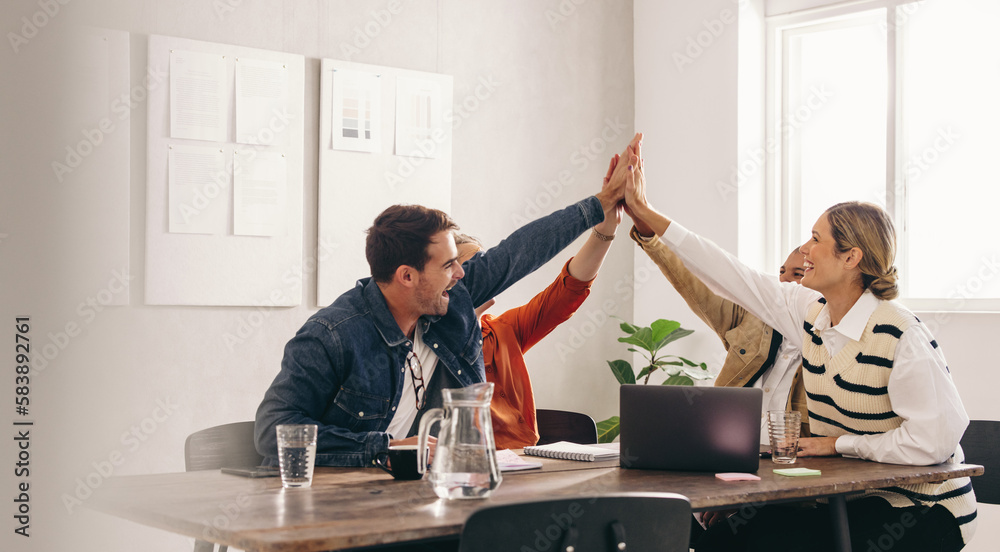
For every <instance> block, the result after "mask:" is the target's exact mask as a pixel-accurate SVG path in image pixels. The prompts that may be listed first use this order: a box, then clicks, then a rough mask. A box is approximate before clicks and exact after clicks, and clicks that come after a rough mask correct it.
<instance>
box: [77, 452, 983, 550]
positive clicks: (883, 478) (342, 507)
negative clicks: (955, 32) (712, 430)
mask: <svg viewBox="0 0 1000 552" xmlns="http://www.w3.org/2000/svg"><path fill="white" fill-rule="evenodd" d="M533 460H535V459H534V458H533ZM538 460H540V461H542V462H543V467H542V469H541V470H532V471H523V472H508V473H505V474H504V476H503V482H502V483H501V485H500V487H499V488H498V489H497V490H496V491H494V493H493V495H492V496H491V497H490V498H488V499H485V500H451V501H449V500H442V499H438V498H437V497H436V496H435V495H434V492H433V491H432V490H431V488H430V486H429V484H428V483H427V482H424V481H395V480H393V479H392V478H391V477H389V476H388V475H387V474H385V473H383V472H382V471H379V470H377V469H374V468H371V469H369V468H318V469H317V471H316V475H315V477H314V479H313V485H312V487H311V488H308V489H288V490H283V489H282V488H281V482H280V480H279V479H278V478H267V479H247V478H243V477H239V476H233V475H226V474H223V473H221V472H219V471H218V470H208V471H200V472H186V473H170V474H157V475H140V476H128V477H117V478H112V479H110V480H109V481H107V482H106V483H105V484H104V485H103V486H102V487H101V489H100V491H99V492H95V494H94V496H92V497H91V499H90V500H89V501H88V503H87V504H88V506H89V507H91V508H94V509H96V510H99V511H102V512H105V513H108V514H112V515H115V516H118V517H121V518H125V519H128V520H132V521H135V522H137V523H141V524H144V525H149V526H152V527H157V528H160V529H163V530H166V531H171V532H174V533H180V534H183V535H188V536H191V537H195V538H198V539H202V540H206V541H211V542H215V543H219V544H226V545H229V546H232V547H235V548H240V549H243V550H248V551H260V552H291V551H296V552H298V551H310V550H340V549H345V548H354V547H361V546H371V545H378V544H387V543H396V542H405V541H414V540H421V539H433V538H441V537H454V536H456V535H458V534H459V533H460V532H461V530H462V525H463V524H464V523H465V520H466V519H467V518H468V517H469V515H470V514H471V513H472V512H473V511H475V510H477V509H479V508H482V507H484V506H487V505H494V504H504V503H510V502H519V501H525V500H532V499H543V498H561V497H574V496H589V495H595V494H602V493H612V492H635V491H644V492H650V491H657V492H674V493H679V494H682V495H684V496H687V497H688V498H689V499H690V501H691V507H692V509H693V510H695V511H706V510H715V509H722V508H734V507H735V508H740V507H742V508H755V507H759V506H761V505H763V504H769V503H775V502H783V501H793V500H803V499H809V498H819V497H830V498H831V505H832V506H833V508H832V512H834V516H835V518H836V516H837V515H840V516H843V515H844V512H843V505H844V503H845V501H844V497H846V496H847V495H848V494H851V493H855V492H860V491H863V490H865V489H871V488H878V487H889V486H895V485H905V484H909V483H923V482H929V481H941V480H945V479H951V478H955V477H964V476H973V475H980V474H982V473H983V467H982V466H977V465H967V464H941V465H937V466H900V465H893V464H878V463H874V462H866V461H863V460H855V459H847V458H839V457H831V458H801V459H799V461H798V463H796V467H799V466H801V467H807V468H814V469H819V470H822V472H823V475H822V476H820V477H783V476H777V475H774V474H773V473H772V472H771V470H772V468H774V467H776V465H775V464H772V463H771V461H770V460H762V461H761V465H760V470H759V471H758V472H757V475H758V476H760V477H761V481H752V482H729V483H726V482H722V481H720V480H718V479H716V478H715V477H714V475H713V474H711V473H694V472H668V471H656V470H630V469H622V468H619V467H618V466H617V461H608V462H593V463H590V462H573V461H567V460H550V459H544V458H542V459H538ZM838 523H839V524H840V526H841V527H842V529H841V531H843V534H842V535H841V536H840V538H841V539H843V538H844V537H845V536H846V529H847V526H846V517H842V518H839V519H835V527H837V524H838ZM844 544H846V548H845V547H844V546H843V545H844ZM842 549H845V550H850V543H849V541H844V542H842Z"/></svg>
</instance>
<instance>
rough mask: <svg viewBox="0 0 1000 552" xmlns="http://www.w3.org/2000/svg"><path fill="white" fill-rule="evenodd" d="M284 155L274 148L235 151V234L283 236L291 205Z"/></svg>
mask: <svg viewBox="0 0 1000 552" xmlns="http://www.w3.org/2000/svg"><path fill="white" fill-rule="evenodd" d="M287 174H288V173H287V172H286V169H285V156H284V155H283V154H281V153H278V152H272V151H255V150H237V151H236V152H235V153H234V154H233V233H234V234H237V235H240V236H284V235H285V228H286V221H285V218H286V216H285V211H286V207H287V204H288V187H287Z"/></svg>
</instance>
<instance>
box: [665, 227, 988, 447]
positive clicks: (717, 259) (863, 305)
mask: <svg viewBox="0 0 1000 552" xmlns="http://www.w3.org/2000/svg"><path fill="white" fill-rule="evenodd" d="M661 239H662V240H663V242H664V243H666V244H667V245H668V246H669V247H670V249H671V250H673V251H674V252H675V253H676V254H677V255H678V256H679V257H680V258H681V260H683V261H684V264H685V266H687V268H688V269H689V270H690V271H691V272H692V273H693V274H695V275H696V276H697V277H698V278H699V279H701V281H703V282H704V283H705V285H707V286H708V287H709V289H711V290H712V291H713V292H715V293H717V294H718V295H719V296H721V297H724V298H726V299H729V300H730V301H733V302H734V303H736V304H738V305H741V306H742V307H743V308H745V309H747V310H748V311H750V312H751V313H753V314H754V315H755V316H757V317H758V318H760V319H761V320H763V321H764V323H765V324H767V325H769V326H771V327H772V328H774V329H775V330H777V331H779V332H781V334H782V335H783V336H785V339H786V341H788V342H789V343H792V344H794V345H795V346H796V347H797V348H798V350H799V352H800V353H801V350H802V335H803V322H804V321H805V318H806V314H807V312H808V310H809V308H810V307H811V306H812V305H813V304H814V303H815V302H816V300H817V299H819V298H820V297H822V295H821V294H820V293H819V292H817V291H814V290H812V289H809V288H806V287H803V286H801V285H797V284H791V283H782V282H779V281H777V280H775V279H774V278H773V277H771V276H768V275H766V274H763V273H760V272H758V271H755V270H753V269H751V268H749V267H747V266H746V265H744V264H743V263H741V262H740V261H739V259H737V258H735V257H733V256H732V255H730V254H729V253H727V252H725V251H723V250H722V249H720V248H719V247H718V246H717V245H715V244H714V243H712V242H711V241H709V240H707V239H705V238H702V237H701V236H698V235H697V234H694V233H692V232H690V231H689V230H687V229H686V228H684V227H683V226H681V225H680V224H677V223H676V222H671V223H670V226H668V227H667V231H666V232H664V233H663V236H662V237H661ZM880 302H881V300H880V299H878V298H876V297H875V296H874V295H872V294H871V292H868V291H866V292H865V293H864V294H862V296H861V298H860V299H858V301H857V302H856V303H855V304H854V306H852V307H851V309H850V310H849V311H848V312H847V314H846V315H845V316H844V318H843V319H842V320H841V322H840V324H837V325H836V326H830V313H829V309H827V308H826V306H824V307H823V309H822V310H821V311H820V313H819V316H818V317H817V319H816V321H815V323H814V324H813V326H814V331H816V332H817V333H818V334H819V336H820V337H821V338H822V339H823V344H824V346H825V347H826V348H827V350H828V351H829V353H830V355H831V356H832V355H835V354H836V353H837V352H839V351H840V350H841V349H842V348H843V347H844V345H846V344H847V343H848V342H849V341H850V340H855V341H858V340H860V339H861V335H862V334H863V333H864V330H865V328H866V327H867V325H868V320H869V318H871V315H872V313H874V312H875V309H876V308H877V307H878V305H879V304H880ZM933 339H934V338H933V337H932V336H931V335H930V333H929V332H928V331H927V328H926V327H925V326H924V325H922V324H916V325H913V326H911V327H910V328H908V329H907V330H906V331H905V332H903V335H902V337H901V338H900V340H899V344H898V345H897V347H896V353H895V357H894V361H893V369H892V372H891V373H890V375H889V383H888V390H889V400H890V401H891V403H892V409H893V411H894V412H895V413H896V414H898V415H899V416H900V417H901V418H902V419H903V423H902V424H901V425H900V426H899V427H898V428H896V429H894V430H892V431H887V432H885V433H880V434H877V435H842V436H840V437H838V438H837V444H836V447H837V452H839V453H841V454H844V455H847V456H857V457H860V458H864V459H866V460H874V461H877V462H889V463H895V464H910V465H928V464H937V463H941V462H944V461H945V460H947V459H948V458H949V457H950V456H951V455H952V454H953V453H954V452H955V451H956V450H957V449H958V442H959V440H961V438H962V434H963V433H964V432H965V428H966V426H968V424H969V416H968V414H966V412H965V407H964V406H963V405H962V399H961V398H960V397H959V395H958V389H957V388H956V387H955V384H954V382H953V381H952V379H951V374H950V373H949V372H948V367H947V363H946V361H945V358H944V354H943V353H942V352H941V348H940V347H937V348H935V347H934V346H932V345H931V341H933ZM958 460H962V458H961V457H959V458H958Z"/></svg>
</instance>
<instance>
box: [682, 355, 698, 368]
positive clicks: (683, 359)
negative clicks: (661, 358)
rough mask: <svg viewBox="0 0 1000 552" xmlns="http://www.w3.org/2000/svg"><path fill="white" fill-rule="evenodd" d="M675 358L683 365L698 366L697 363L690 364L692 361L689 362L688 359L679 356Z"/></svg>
mask: <svg viewBox="0 0 1000 552" xmlns="http://www.w3.org/2000/svg"><path fill="white" fill-rule="evenodd" d="M677 358H679V359H681V361H682V362H684V364H687V365H688V366H697V365H698V364H697V363H695V362H692V361H690V360H688V359H686V358H684V357H682V356H679V357H677Z"/></svg>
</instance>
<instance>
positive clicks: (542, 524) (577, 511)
mask: <svg viewBox="0 0 1000 552" xmlns="http://www.w3.org/2000/svg"><path fill="white" fill-rule="evenodd" d="M691 519H692V518H691V504H690V503H689V502H688V499H687V498H686V497H683V496H681V495H678V494H673V493H627V494H610V495H602V496H590V497H581V498H563V499H555V500H543V501H537V502H522V503H515V504H504V505H501V506H492V507H487V508H483V509H481V510H478V511H476V512H474V513H473V514H472V516H470V517H469V519H468V521H466V522H465V527H464V528H463V529H462V538H461V540H460V541H459V548H458V550H459V552H472V551H476V552H510V551H518V550H552V551H560V552H564V551H566V550H571V551H573V552H598V551H600V552H612V551H613V552H619V551H620V550H633V551H634V550H640V551H641V550H658V551H662V552H688V540H689V538H690V532H691ZM570 546H572V547H573V548H569V547H570Z"/></svg>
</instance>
